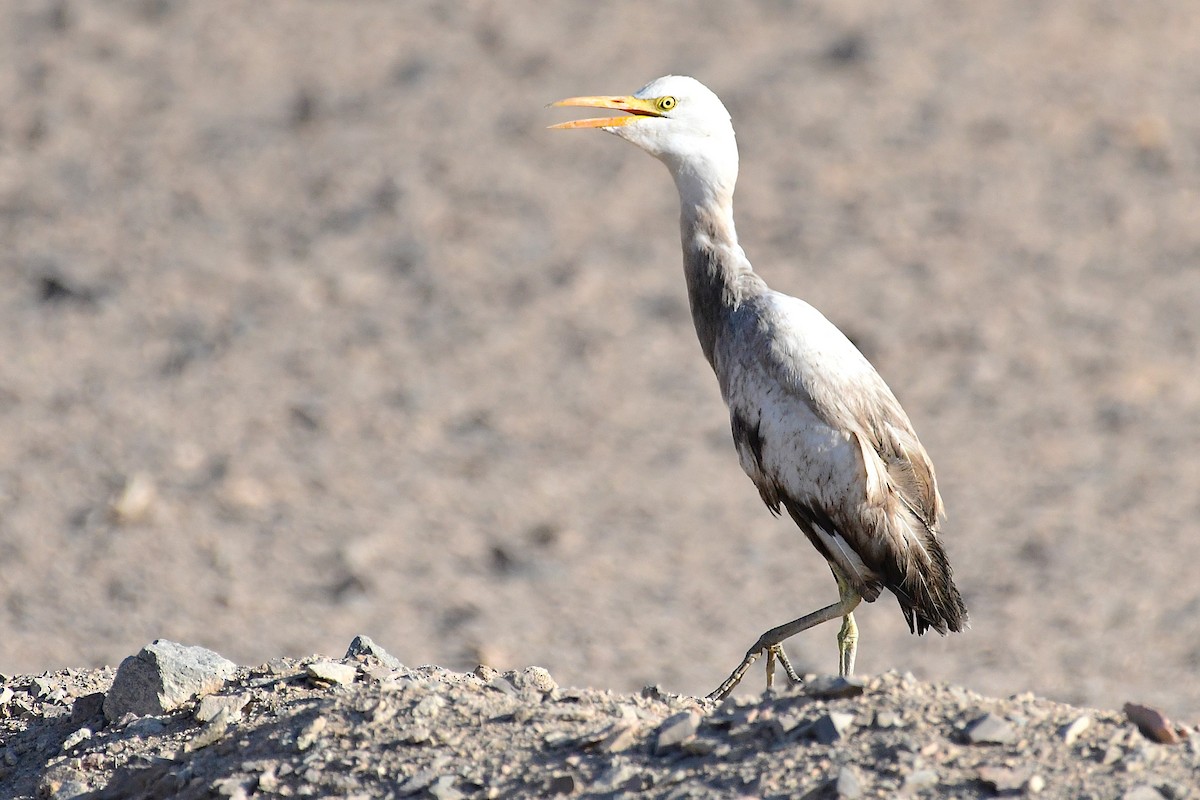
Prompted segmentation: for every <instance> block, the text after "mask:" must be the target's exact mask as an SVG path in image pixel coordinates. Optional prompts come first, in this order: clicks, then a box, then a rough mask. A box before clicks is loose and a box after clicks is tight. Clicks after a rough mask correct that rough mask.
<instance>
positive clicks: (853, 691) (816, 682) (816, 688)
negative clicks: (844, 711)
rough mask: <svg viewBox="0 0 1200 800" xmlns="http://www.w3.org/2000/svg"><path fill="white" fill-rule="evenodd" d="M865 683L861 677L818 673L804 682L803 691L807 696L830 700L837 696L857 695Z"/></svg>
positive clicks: (860, 692)
mask: <svg viewBox="0 0 1200 800" xmlns="http://www.w3.org/2000/svg"><path fill="white" fill-rule="evenodd" d="M864 686H865V684H864V683H863V681H862V679H861V678H855V677H849V678H847V677H843V676H841V675H818V676H816V677H815V678H812V679H811V680H809V681H808V682H806V683H805V684H804V693H805V694H806V695H808V696H809V697H816V698H821V699H824V700H832V699H835V698H839V697H858V696H859V695H860V694H862V693H863V688H864Z"/></svg>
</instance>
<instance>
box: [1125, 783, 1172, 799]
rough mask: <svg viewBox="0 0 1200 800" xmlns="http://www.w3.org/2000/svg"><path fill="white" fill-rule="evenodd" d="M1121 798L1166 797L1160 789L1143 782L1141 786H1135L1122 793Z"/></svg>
mask: <svg viewBox="0 0 1200 800" xmlns="http://www.w3.org/2000/svg"><path fill="white" fill-rule="evenodd" d="M1121 800H1165V798H1164V796H1163V794H1162V792H1160V791H1158V789H1155V788H1154V787H1153V786H1149V785H1147V784H1142V785H1141V786H1135V787H1133V788H1132V789H1130V790H1129V791H1128V792H1126V793H1125V794H1123V795H1121Z"/></svg>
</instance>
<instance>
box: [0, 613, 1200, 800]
mask: <svg viewBox="0 0 1200 800" xmlns="http://www.w3.org/2000/svg"><path fill="white" fill-rule="evenodd" d="M760 677H761V676H759V675H758V674H755V676H754V678H755V679H756V680H757V679H760ZM805 680H806V682H805V684H804V685H802V686H798V687H791V688H787V689H784V690H781V691H780V690H771V691H768V692H766V693H765V694H762V695H758V696H743V697H737V698H731V699H730V700H727V701H726V702H724V703H722V704H720V705H719V706H714V705H712V704H707V703H706V702H705V701H703V700H699V699H697V698H694V697H688V696H683V695H678V694H672V693H669V692H666V691H663V690H662V689H660V688H658V687H654V686H651V687H647V688H645V689H643V690H642V691H641V692H640V693H637V694H621V693H617V692H612V691H601V690H597V689H574V688H565V687H560V686H559V685H558V684H557V683H556V682H555V681H554V679H553V678H552V677H551V675H550V673H549V672H548V671H547V670H545V669H542V668H540V667H529V668H526V669H523V670H519V671H507V672H503V673H501V672H499V671H497V670H495V669H492V668H490V667H485V666H480V667H477V668H476V669H475V670H474V671H473V672H471V673H460V672H454V671H451V670H447V669H443V668H441V667H433V666H425V667H417V668H410V667H406V666H404V665H403V664H401V663H400V662H399V661H397V660H396V659H395V658H394V657H393V656H391V655H390V654H389V653H387V652H386V651H385V650H384V649H382V648H380V647H379V646H378V645H376V644H375V643H373V642H371V641H370V640H369V639H367V638H365V637H358V638H356V639H355V640H354V642H352V643H351V646H350V648H349V651H348V652H347V654H346V656H345V657H344V658H341V659H330V658H327V657H323V656H311V657H309V658H304V659H293V658H279V659H274V660H272V661H269V662H267V663H266V664H263V665H260V666H257V667H235V666H234V665H233V664H232V663H230V662H226V661H225V660H224V659H221V658H220V657H219V656H217V655H216V654H214V653H211V651H205V650H203V649H202V648H197V647H191V648H187V647H183V646H180V645H175V644H174V643H170V642H161V641H160V642H155V643H153V644H151V645H149V646H147V648H146V649H144V650H143V651H142V652H141V653H139V654H138V656H136V657H131V658H129V659H127V660H126V661H125V662H123V663H122V665H121V667H120V669H119V670H118V671H117V674H116V680H115V682H114V672H113V670H111V669H102V670H65V671H59V672H51V673H45V674H43V675H40V676H36V677H34V676H17V677H10V678H6V679H5V680H4V681H3V683H2V684H0V794H2V795H3V796H4V797H12V798H26V797H28V798H35V797H36V798H46V799H52V800H70V799H75V800H78V799H79V798H92V799H93V800H101V799H102V798H107V799H108V800H125V799H126V798H163V800H166V799H167V798H185V799H186V798H207V797H231V798H247V797H262V798H270V797H340V798H376V797H378V798H398V797H432V798H437V800H456V799H457V798H468V799H469V798H507V797H513V798H516V797H626V796H636V797H663V798H681V799H682V798H722V797H741V798H798V797H813V798H817V797H826V798H859V797H862V798H867V797H897V796H911V797H958V798H969V797H1004V796H1034V795H1036V796H1040V797H1047V798H1076V799H1079V798H1124V799H1125V800H1183V798H1196V797H1200V785H1198V783H1197V775H1200V728H1197V727H1190V728H1189V727H1184V726H1178V725H1175V724H1173V723H1171V722H1170V721H1168V720H1164V719H1162V718H1161V716H1160V715H1157V714H1156V713H1155V712H1153V711H1152V710H1150V709H1145V708H1140V709H1139V708H1132V707H1131V708H1128V709H1126V712H1125V713H1117V712H1111V711H1097V710H1094V709H1085V708H1078V707H1073V706H1068V705H1063V704H1060V703H1053V702H1049V701H1046V700H1042V699H1038V698H1035V697H1034V696H1032V695H1029V694H1025V695H1020V696H1016V697H1012V698H1009V699H1007V700H998V699H994V698H989V697H984V696H982V695H979V694H976V693H974V692H971V691H968V690H966V689H962V688H960V687H957V686H950V685H946V684H930V683H924V682H921V681H918V680H916V679H915V678H914V677H913V676H911V675H899V674H897V673H887V674H885V675H882V676H877V677H870V678H865V679H861V680H859V679H853V680H849V681H847V680H845V679H840V678H830V677H827V676H826V677H821V676H806V678H805ZM198 695H199V696H198ZM147 704H148V705H147Z"/></svg>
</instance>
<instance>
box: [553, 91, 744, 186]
mask: <svg viewBox="0 0 1200 800" xmlns="http://www.w3.org/2000/svg"><path fill="white" fill-rule="evenodd" d="M551 105H555V106H584V107H589V108H612V109H616V110H618V111H624V112H626V115H625V116H615V117H602V118H594V119H578V120H572V121H571V122H562V123H559V124H558V125H551V126H550V127H551V128H557V129H566V128H600V129H601V130H604V131H608V132H609V133H611V134H614V135H616V136H620V137H621V138H622V139H626V140H628V141H630V142H633V143H634V144H636V145H637V146H638V147H640V148H642V149H643V150H645V151H646V152H647V153H649V154H650V155H652V156H654V157H655V158H657V159H659V160H660V161H662V162H663V163H665V164H666V165H667V167H668V168H670V170H671V172H672V174H673V175H674V176H675V182H676V183H677V184H678V185H679V187H680V191H683V190H684V189H685V186H686V187H687V188H689V189H691V188H699V187H698V186H697V184H700V185H702V186H705V188H711V187H714V186H717V187H722V188H725V189H727V190H728V191H729V192H730V193H732V191H733V184H734V183H735V182H736V181H737V169H738V153H737V142H736V141H735V139H734V134H733V123H732V122H731V121H730V118H729V112H728V111H726V110H725V106H724V104H723V103H722V102H721V100H720V98H718V97H717V96H716V95H715V94H713V92H712V90H710V89H709V88H708V87H707V86H705V85H704V84H702V83H700V81H698V80H696V79H695V78H688V77H685V76H682V75H667V76H665V77H662V78H658V79H656V80H653V81H650V83H648V84H646V85H645V86H643V87H642V88H641V89H638V90H637V91H636V92H634V93H633V94H632V95H625V96H619V97H611V96H606V97H571V98H568V99H566V100H559V101H558V102H557V103H552V104H551Z"/></svg>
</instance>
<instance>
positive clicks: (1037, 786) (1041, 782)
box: [1025, 775, 1046, 794]
mask: <svg viewBox="0 0 1200 800" xmlns="http://www.w3.org/2000/svg"><path fill="white" fill-rule="evenodd" d="M1045 788H1046V779H1045V778H1043V777H1042V776H1041V775H1030V776H1029V780H1027V781H1026V782H1025V791H1026V792H1027V793H1029V794H1039V793H1041V791H1042V790H1043V789H1045Z"/></svg>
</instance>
